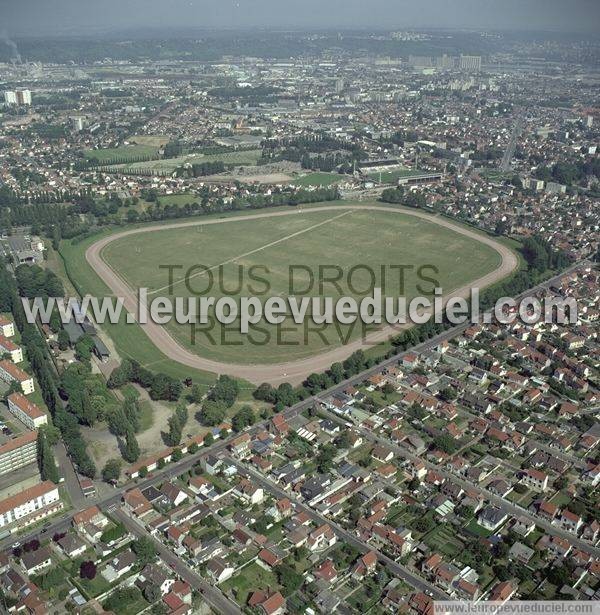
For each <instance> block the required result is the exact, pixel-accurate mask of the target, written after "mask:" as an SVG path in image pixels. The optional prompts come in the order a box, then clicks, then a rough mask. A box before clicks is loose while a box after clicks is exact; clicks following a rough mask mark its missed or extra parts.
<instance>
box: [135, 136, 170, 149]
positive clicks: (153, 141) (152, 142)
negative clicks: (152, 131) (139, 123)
mask: <svg viewBox="0 0 600 615" xmlns="http://www.w3.org/2000/svg"><path fill="white" fill-rule="evenodd" d="M128 141H129V142H130V143H135V144H136V145H149V146H151V147H162V146H163V145H166V144H167V143H168V142H169V137H165V136H163V135H134V136H133V137H129V139H128Z"/></svg>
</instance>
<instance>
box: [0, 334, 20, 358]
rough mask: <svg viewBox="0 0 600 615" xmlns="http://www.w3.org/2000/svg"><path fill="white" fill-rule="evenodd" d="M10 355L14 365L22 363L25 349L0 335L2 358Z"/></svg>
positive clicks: (0, 354) (0, 353)
mask: <svg viewBox="0 0 600 615" xmlns="http://www.w3.org/2000/svg"><path fill="white" fill-rule="evenodd" d="M3 355H9V356H10V359H11V361H12V362H13V363H21V361H22V360H23V349H22V348H21V347H20V346H17V345H16V344H15V343H14V342H12V341H11V340H9V339H8V338H7V337H4V335H0V357H1V356H3Z"/></svg>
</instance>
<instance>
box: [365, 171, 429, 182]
mask: <svg viewBox="0 0 600 615" xmlns="http://www.w3.org/2000/svg"><path fill="white" fill-rule="evenodd" d="M423 173H425V171H419V170H414V169H404V168H398V169H393V170H391V171H383V172H381V173H379V172H373V173H369V174H368V177H369V178H370V179H372V180H374V181H381V183H382V184H397V183H398V180H399V179H404V178H405V177H414V176H416V175H422V174H423Z"/></svg>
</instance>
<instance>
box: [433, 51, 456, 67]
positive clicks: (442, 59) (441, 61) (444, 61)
mask: <svg viewBox="0 0 600 615" xmlns="http://www.w3.org/2000/svg"><path fill="white" fill-rule="evenodd" d="M435 66H436V68H438V69H440V70H450V69H452V68H454V67H455V66H456V58H454V57H453V56H449V55H447V54H444V55H442V56H438V57H437V58H436V59H435Z"/></svg>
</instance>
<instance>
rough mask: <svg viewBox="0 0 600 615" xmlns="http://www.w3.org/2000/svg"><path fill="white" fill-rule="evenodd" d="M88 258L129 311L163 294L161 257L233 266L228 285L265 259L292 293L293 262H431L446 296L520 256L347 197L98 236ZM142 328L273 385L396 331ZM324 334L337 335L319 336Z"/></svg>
mask: <svg viewBox="0 0 600 615" xmlns="http://www.w3.org/2000/svg"><path fill="white" fill-rule="evenodd" d="M85 258H86V260H87V262H88V263H89V265H90V266H91V267H92V268H93V269H94V271H95V272H96V274H97V275H98V276H99V277H100V278H101V279H102V281H103V282H104V283H105V284H106V285H107V286H108V287H109V288H110V290H111V291H112V293H114V295H115V296H118V297H122V298H123V301H124V307H125V308H126V309H127V311H129V312H130V313H133V314H136V313H137V289H138V288H139V287H141V286H144V287H146V288H148V289H149V290H150V294H155V295H160V294H161V293H162V294H166V292H167V286H168V284H167V280H166V279H165V275H166V274H165V270H164V269H159V265H161V264H162V265H164V264H165V263H167V264H177V266H179V265H180V266H181V267H182V269H181V271H185V269H186V268H187V267H188V266H190V265H194V264H197V263H206V265H209V266H210V267H215V268H216V267H220V271H221V272H222V271H226V272H227V271H229V272H231V276H230V279H229V280H228V281H227V282H228V283H229V284H231V283H232V282H233V281H234V277H235V276H234V272H235V271H239V270H240V267H241V266H242V265H243V266H245V267H246V268H248V267H251V266H252V265H256V264H261V265H262V266H263V267H266V268H268V269H269V271H270V275H271V276H272V284H271V288H270V294H271V295H283V294H285V293H286V292H287V291H288V290H289V289H288V288H287V286H286V285H287V283H288V280H287V279H284V278H285V275H286V271H288V272H289V266H290V265H291V264H294V263H297V264H303V265H305V266H306V265H310V266H311V267H312V266H314V267H317V266H318V265H319V264H320V263H324V264H329V265H332V266H333V265H335V264H338V265H339V266H340V267H342V266H343V268H344V269H345V270H347V269H348V268H351V267H352V266H353V265H355V264H357V263H366V264H368V265H369V266H372V267H373V268H374V269H376V268H377V267H379V266H380V265H385V266H388V265H390V264H398V263H402V264H412V265H415V264H416V265H417V266H418V265H422V264H424V263H430V264H432V265H435V266H436V267H437V268H438V269H439V270H440V271H441V272H442V273H441V275H442V282H443V284H442V286H443V288H444V299H447V298H448V296H450V295H451V296H461V297H465V298H466V297H468V295H469V293H470V289H471V287H479V288H485V287H488V286H490V285H492V284H494V283H496V282H498V281H500V280H502V279H503V278H505V277H506V276H508V275H510V274H511V273H512V272H513V271H514V270H515V269H516V268H517V266H518V258H517V256H516V254H515V253H514V252H513V251H512V250H511V249H510V248H509V247H507V246H506V245H504V244H502V243H500V242H499V241H497V240H495V239H494V238H492V237H489V236H487V235H485V234H483V233H481V232H478V231H476V230H474V229H470V228H468V227H465V226H462V225H459V224H455V223H453V222H452V221H450V220H449V219H447V218H444V217H442V216H435V215H431V214H428V213H425V212H423V211H420V210H414V209H407V208H397V207H387V206H382V205H377V204H366V203H345V202H336V204H326V205H316V206H311V207H308V208H302V207H297V208H294V209H289V210H284V211H280V210H278V211H266V212H262V213H252V214H242V215H235V216H231V217H220V218H217V217H206V218H204V217H202V218H197V219H193V220H186V221H181V222H170V223H161V224H156V225H149V226H143V227H136V228H132V229H128V230H124V231H119V232H116V233H114V234H110V235H108V236H105V237H103V238H101V239H99V240H98V241H96V242H94V243H93V244H91V245H90V246H89V247H88V248H87V250H86V252H85ZM286 268H287V269H286ZM475 272H477V273H475ZM195 275H198V274H195ZM475 276H477V277H475ZM173 279H174V284H175V286H177V291H176V292H174V294H178V292H179V293H183V294H186V293H187V292H188V291H187V284H184V280H183V274H182V275H181V277H180V278H177V277H174V278H173ZM196 281H197V282H198V283H200V282H201V280H196ZM270 281H271V280H270ZM188 283H189V282H188ZM406 283H407V285H410V283H409V282H408V281H407V282H406ZM412 283H413V285H414V280H412ZM390 286H391V287H392V288H390V289H389V291H390V292H388V295H390V296H398V294H402V293H401V292H400V291H401V290H404V291H406V292H405V294H406V295H407V297H408V298H410V295H411V294H412V295H413V296H414V295H416V294H417V293H416V290H415V289H414V288H412V289H409V290H408V291H407V289H406V288H404V289H402V288H401V287H400V286H394V284H393V283H392V284H390ZM169 290H170V291H171V292H172V291H173V290H174V289H173V288H170V289H169ZM221 290H223V289H221ZM318 290H319V289H318V287H317V286H316V285H315V289H314V292H313V294H314V295H318ZM410 290H412V293H411V292H410ZM188 294H189V293H188ZM242 294H247V293H242ZM323 294H327V293H326V292H324V293H323ZM348 294H352V293H348ZM137 326H140V327H141V329H142V330H143V331H144V333H145V334H146V335H147V336H148V338H149V339H150V340H151V342H152V343H153V344H154V345H155V346H156V347H157V348H158V349H159V350H160V351H161V352H162V353H163V354H164V355H165V356H166V357H167V358H169V359H171V360H172V361H175V362H177V363H180V364H182V365H184V366H187V367H191V368H194V369H198V370H203V371H206V372H212V373H216V374H222V373H226V374H229V375H231V376H235V377H238V378H242V379H244V380H247V381H250V382H253V383H256V384H258V383H261V382H269V383H271V384H274V385H277V384H280V383H282V382H290V383H292V384H297V383H300V382H301V381H302V380H304V379H305V378H306V376H307V375H309V374H310V373H314V372H322V371H325V370H326V369H328V368H329V367H330V366H331V365H332V364H333V363H335V362H337V361H343V360H344V359H346V358H347V357H348V356H349V355H350V354H352V353H353V352H354V351H356V350H359V349H361V348H362V349H364V348H368V347H370V346H372V345H375V344H378V343H382V342H385V341H387V340H388V339H389V337H390V336H391V335H395V334H397V333H398V331H399V328H398V326H389V325H381V326H380V328H379V329H377V330H374V331H373V330H371V331H370V332H368V333H366V334H365V332H364V331H363V332H362V334H361V333H360V332H359V331H356V332H354V333H353V332H351V331H349V332H348V335H345V334H344V335H342V336H341V337H340V336H339V331H337V332H336V331H333V330H330V331H325V333H324V334H323V335H321V336H319V335H317V334H315V335H314V336H313V337H314V338H315V339H314V340H313V339H312V337H311V339H310V341H308V338H307V334H306V331H304V332H302V331H300V330H299V331H293V330H292V331H291V333H290V334H289V335H290V339H291V340H293V341H294V342H300V343H296V344H293V343H290V339H288V340H286V343H285V344H281V343H278V342H281V340H277V339H276V336H275V334H273V335H272V336H271V335H270V333H269V343H265V344H257V345H249V344H246V343H245V341H246V340H245V339H244V338H243V337H240V336H242V334H239V336H238V337H237V338H235V343H233V344H231V345H222V344H220V343H219V338H218V336H217V341H216V343H215V339H212V338H211V336H210V335H208V334H207V335H206V336H204V335H203V336H195V337H194V340H193V343H192V341H191V339H190V333H189V328H185V327H184V326H183V325H176V324H173V325H171V324H169V325H165V326H161V325H158V324H156V323H154V322H151V321H149V322H147V323H143V324H138V325H137ZM328 335H330V338H331V339H325V340H323V337H325V338H327V337H328ZM199 337H200V340H199ZM234 337H235V336H234ZM205 338H206V339H205ZM331 340H333V342H332V341H331ZM302 342H303V343H302Z"/></svg>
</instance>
